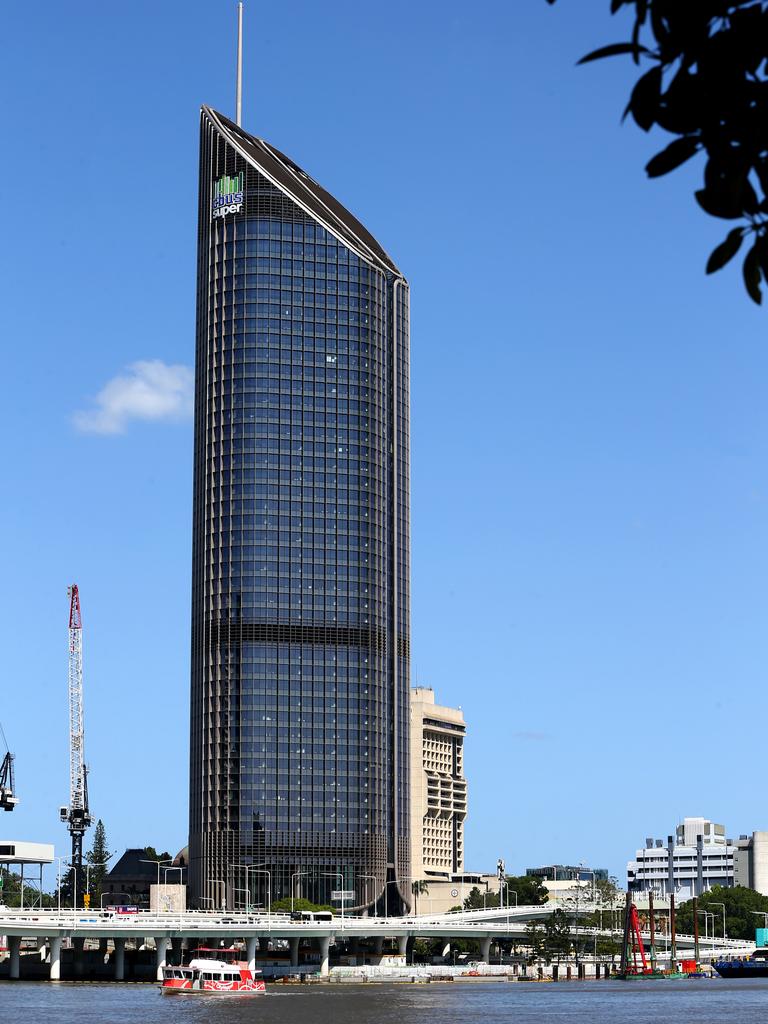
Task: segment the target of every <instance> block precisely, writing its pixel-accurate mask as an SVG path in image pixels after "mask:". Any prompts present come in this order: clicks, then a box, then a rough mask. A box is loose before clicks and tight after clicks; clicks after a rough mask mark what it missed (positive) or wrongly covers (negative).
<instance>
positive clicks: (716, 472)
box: [0, 0, 768, 875]
mask: <svg viewBox="0 0 768 1024" xmlns="http://www.w3.org/2000/svg"><path fill="white" fill-rule="evenodd" d="M607 8H608V2H607V0H581V2H579V3H576V2H574V0H570V2H568V0H560V3H558V4H557V5H556V6H555V8H554V9H552V8H550V7H548V6H547V5H546V4H545V3H544V0H517V2H515V3H514V4H510V3H502V2H496V0H478V2H477V3H475V4H473V5H471V7H467V5H465V4H461V3H458V2H455V0H444V2H442V3H440V4H437V3H433V2H431V0H430V2H423V3H420V4H418V5H413V4H412V3H410V2H406V0H393V3H391V4H390V5H389V6H388V7H387V8H386V10H383V9H380V8H376V7H372V6H370V5H364V4H359V3H356V2H355V3H353V2H351V0H337V2H332V3H330V4H325V5H322V6H320V5H317V4H315V3H312V2H310V0H296V2H295V3H293V4H291V5H290V6H286V5H274V4H273V5H268V4H259V5H257V4H255V3H249V4H248V6H247V8H246V32H247V38H246V47H245V81H246V88H245V97H244V125H245V127H246V128H247V129H248V130H250V131H252V132H254V133H255V134H258V135H261V136H263V137H265V138H267V139H268V140H270V141H271V142H272V143H273V144H274V145H276V146H277V147H278V148H280V149H282V150H283V151H284V152H287V153H289V154H290V155H291V156H292V157H293V158H294V159H295V160H296V161H297V162H298V163H300V164H301V165H302V166H304V167H305V168H306V169H307V170H308V171H309V172H310V173H311V174H312V175H313V176H314V177H316V178H317V179H318V180H319V181H320V182H322V183H323V184H324V185H325V186H326V187H328V188H329V189H330V190H331V191H332V192H333V193H334V194H336V195H337V196H338V197H339V198H340V199H341V200H342V201H343V202H344V203H345V204H346V205H347V206H349V207H350V209H351V210H353V211H354V212H355V213H356V214H357V215H358V216H359V217H360V218H361V219H362V220H363V221H364V222H365V223H366V224H367V225H368V226H369V227H370V229H371V230H372V231H373V232H374V234H375V235H376V236H377V237H378V238H379V239H380V241H381V242H382V244H383V245H384V246H385V248H386V249H387V250H388V251H389V252H390V253H391V255H392V256H393V257H394V258H395V260H396V262H397V263H398V264H399V266H400V267H401V268H402V269H403V271H404V272H405V273H406V275H407V277H408V278H409V280H410V282H411V287H412V313H413V320H412V361H413V364H412V385H413V389H412V417H413V422H412V444H413V623H412V631H413V652H414V681H415V680H416V679H417V680H418V682H419V683H420V684H421V685H431V686H434V687H435V689H436V691H437V697H438V700H439V701H443V702H444V703H447V704H461V705H462V706H463V708H464V711H465V714H466V717H467V720H468V722H469V739H468V744H467V756H466V770H467V774H468V776H469V780H470V787H471V788H470V808H471V816H470V818H469V821H468V825H467V867H468V868H469V869H486V868H490V867H492V865H493V864H494V863H495V860H496V858H497V857H498V856H503V857H504V858H505V860H506V862H507V865H508V867H510V868H511V869H513V870H523V869H524V868H525V867H526V866H529V865H534V864H539V863H551V862H552V861H558V862H579V861H582V860H583V861H584V862H585V863H587V862H588V863H591V864H596V865H599V866H606V867H608V868H610V870H611V871H613V872H615V873H617V874H619V875H622V874H623V871H624V867H625V862H626V860H627V858H628V857H630V856H631V855H632V853H633V851H634V849H635V847H636V846H637V845H642V841H643V839H644V837H645V836H646V835H658V836H666V834H667V833H668V832H669V831H671V829H672V826H673V825H674V824H675V822H676V821H677V820H679V819H680V818H682V817H683V816H684V815H686V814H703V815H705V816H708V817H712V818H714V819H715V820H718V821H722V822H724V823H725V824H726V826H727V829H728V832H729V834H739V833H741V832H747V831H751V830H752V829H757V828H766V827H768V819H767V818H766V811H765V809H764V807H763V806H762V802H759V801H757V800H756V799H755V793H756V790H757V787H756V786H755V785H753V784H752V783H751V781H750V780H751V779H753V778H762V774H763V763H762V762H763V759H762V754H763V747H764V737H763V734H762V730H761V728H760V726H759V722H760V721H762V720H763V719H764V718H765V716H766V712H768V689H767V688H766V687H765V685H764V682H765V667H764V666H765V663H766V631H765V620H766V611H768V608H767V607H766V604H767V602H766V589H765V580H766V579H767V578H768V546H767V545H766V540H767V536H766V535H767V533H768V526H767V515H766V514H767V513H768V486H767V483H766V463H767V461H768V460H767V458H766V456H768V443H767V441H766V438H767V437H768V414H767V413H766V408H767V406H766V401H765V390H766V371H767V370H768V355H766V339H765V329H764V314H763V313H762V312H761V311H760V310H758V309H757V308H756V307H754V306H753V305H752V304H751V303H750V302H749V300H748V299H747V298H746V297H745V294H744V292H743V289H742V286H741V284H740V280H739V275H738V273H737V272H736V270H735V269H730V270H727V271H725V272H724V273H721V274H719V275H717V276H715V277H714V278H711V279H707V278H705V276H704V273H703V267H704V263H705V261H706V257H707V254H708V253H709V251H710V249H711V248H712V247H713V246H714V245H715V244H716V243H717V242H718V241H719V240H720V238H721V237H722V235H723V234H724V233H725V229H726V226H725V225H724V224H723V223H722V222H715V221H713V220H711V219H709V218H706V217H705V216H704V215H703V214H702V213H700V211H699V210H698V208H697V207H696V205H695V203H694V200H693V198H692V195H691V192H692V189H693V187H694V186H695V184H696V182H697V181H698V180H699V178H700V175H701V166H700V165H698V164H696V163H695V162H694V163H691V164H690V166H687V167H686V168H684V169H683V170H681V171H679V172H677V173H676V174H674V175H672V176H671V177H669V178H664V179H661V180H659V181H656V182H648V181H647V180H646V178H645V175H644V172H643V165H644V163H645V162H646V160H647V159H648V158H649V157H650V156H651V155H652V154H653V153H654V152H656V151H657V149H659V148H661V146H662V145H663V138H661V137H659V138H656V137H653V136H651V137H648V136H645V135H643V133H641V132H640V131H639V130H637V129H636V128H635V127H634V126H633V125H630V124H627V125H624V126H621V124H620V116H621V112H622V110H623V107H624V105H625V102H626V97H627V90H628V88H629V85H630V83H631V81H632V78H633V70H632V67H631V65H629V64H624V63H623V62H622V61H614V62H604V63H598V64H594V65H590V66H587V67H584V68H576V67H575V62H576V60H577V59H578V57H579V56H581V55H582V54H583V53H584V52H586V51H587V50H589V49H592V48H594V47H595V46H598V45H600V44H603V43H607V42H612V41H615V40H617V39H619V38H621V37H622V25H621V22H620V21H619V19H618V18H613V19H611V18H610V17H609V15H608V13H607ZM233 31H234V4H233V3H230V2H229V0H227V2H225V3H213V2H210V0H208V2H204V0H187V2H185V3H183V4H182V3H181V2H178V0H163V2H161V3H151V4H150V3H149V2H146V0H134V2H132V3H130V4H126V3H115V4H108V5H104V4H96V3H95V2H90V0H83V2H81V3H78V4H75V5H64V6H63V5H60V4H54V3H51V2H50V0H42V2H41V3H39V4H38V5H37V7H36V8H35V12H34V25H32V24H31V22H30V11H29V9H27V8H23V7H22V6H20V5H11V6H10V7H9V8H8V10H6V12H5V38H6V41H7V43H6V47H5V53H4V55H3V60H2V61H1V62H0V84H2V89H3V95H4V96H5V97H6V105H5V137H6V145H7V149H6V153H7V156H6V159H5V160H4V161H3V163H2V168H1V169H0V174H2V176H3V182H2V187H3V195H4V197H5V199H4V217H5V232H4V238H5V243H4V245H3V246H2V249H0V264H1V265H0V282H1V284H2V289H3V297H2V302H0V336H1V337H2V339H3V342H4V351H5V353H6V354H5V373H4V379H5V387H4V393H3V401H4V407H5V408H4V412H5V417H4V420H5V429H6V444H5V446H4V450H3V464H4V467H3V468H4V472H3V480H4V483H5V500H4V501H3V502H2V505H0V518H1V525H2V538H3V563H4V567H5V572H4V576H5V585H4V587H3V588H2V621H3V624H4V629H3V636H4V655H5V657H4V666H3V698H4V699H3V701H2V708H1V710H0V721H2V724H3V725H4V727H5V731H6V733H7V736H8V739H9V742H10V744H11V747H12V748H13V749H14V751H15V753H16V755H17V776H18V779H17V782H18V790H19V794H20V796H21V798H22V803H21V804H20V805H19V807H18V809H17V810H16V811H15V812H14V814H13V815H5V816H4V817H3V820H2V830H3V834H5V835H7V836H8V837H16V838H28V839H35V840H40V841H55V843H56V845H57V852H61V853H65V852H66V849H67V843H68V836H67V834H66V831H65V829H64V826H62V825H60V824H59V823H58V820H57V808H58V806H59V804H61V803H66V802H67V786H68V775H67V770H68V769H67V701H66V672H67V632H66V627H67V596H66V587H67V584H68V583H70V582H72V581H76V582H78V583H79V585H80V587H81V594H82V601H83V618H84V624H85V633H84V651H85V686H86V728H87V739H86V749H87V757H88V761H89V762H90V765H91V803H92V808H93V810H94V812H95V814H96V815H97V816H101V817H103V819H104V821H105V823H106V827H107V832H108V837H109V839H110V841H111V844H112V848H113V849H116V850H118V851H121V850H122V849H123V848H125V847H127V846H138V845H145V844H148V843H151V844H153V845H155V846H157V847H158V848H161V847H162V848H165V847H167V848H169V849H171V850H172V852H175V850H176V849H178V848H180V847H181V846H182V845H183V844H184V843H185V840H186V814H187V730H188V685H189V603H190V595H189V588H190V560H191V559H190V550H191V541H190V515H191V487H192V481H191V445H192V435H191V421H190V419H189V417H188V405H189V401H188V397H189V392H188V387H189V371H188V368H189V367H190V366H191V365H192V361H193V346H194V311H195V295H194V286H195V280H194V259H195V235H196V223H195V220H196V186H197V121H198V108H199V105H200V104H201V103H203V102H205V103H209V104H211V105H212V106H214V107H216V108H217V109H219V110H222V111H223V112H225V113H228V114H229V113H231V112H232V107H233V52H234V36H233ZM116 379H117V380H116ZM110 382H111V383H110ZM105 388H108V389H110V388H111V390H107V391H106V392H105V391H104V389H105ZM100 395H101V396H102V397H101V399H99V396H100ZM139 414H140V415H139ZM747 718H749V719H750V722H747ZM751 723H754V725H752V724H751Z"/></svg>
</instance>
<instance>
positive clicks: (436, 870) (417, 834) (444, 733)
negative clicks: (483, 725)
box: [411, 686, 467, 881]
mask: <svg viewBox="0 0 768 1024" xmlns="http://www.w3.org/2000/svg"><path fill="white" fill-rule="evenodd" d="M466 728H467V727H466V723H465V722H464V715H463V713H462V711H461V709H459V708H445V707H442V706H441V705H439V704H435V693H434V690H431V689H428V688H427V687H423V686H418V687H415V688H414V689H412V690H411V869H412V875H413V878H415V879H419V880H421V879H425V880H427V881H429V880H430V879H434V880H435V881H437V880H444V881H451V880H452V879H453V877H454V876H456V875H460V874H461V873H462V872H463V871H464V819H465V818H466V816H467V780H466V779H465V778H464V735H465V733H466Z"/></svg>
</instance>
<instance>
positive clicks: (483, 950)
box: [480, 939, 491, 964]
mask: <svg viewBox="0 0 768 1024" xmlns="http://www.w3.org/2000/svg"><path fill="white" fill-rule="evenodd" d="M480 959H481V960H482V961H483V963H486V964H488V963H490V962H491V940H490V939H480Z"/></svg>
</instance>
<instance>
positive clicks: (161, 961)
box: [155, 935, 170, 981]
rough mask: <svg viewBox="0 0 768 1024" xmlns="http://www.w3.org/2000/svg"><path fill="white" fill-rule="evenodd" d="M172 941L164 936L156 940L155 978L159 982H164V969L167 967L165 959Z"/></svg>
mask: <svg viewBox="0 0 768 1024" xmlns="http://www.w3.org/2000/svg"><path fill="white" fill-rule="evenodd" d="M169 944H170V939H167V938H166V937H165V936H164V935H162V936H160V937H159V938H157V939H155V951H156V952H155V977H156V978H157V980H158V981H162V980H163V968H164V967H165V958H166V956H167V954H168V946H169Z"/></svg>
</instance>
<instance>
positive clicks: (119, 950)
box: [115, 938, 125, 981]
mask: <svg viewBox="0 0 768 1024" xmlns="http://www.w3.org/2000/svg"><path fill="white" fill-rule="evenodd" d="M115 981H125V939H124V938H117V939H115Z"/></svg>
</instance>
